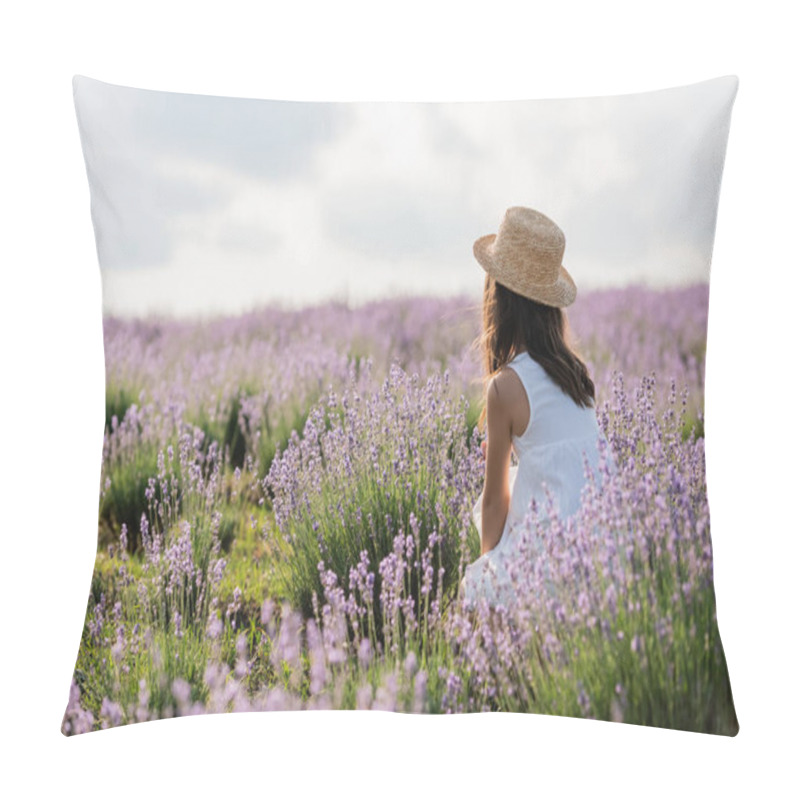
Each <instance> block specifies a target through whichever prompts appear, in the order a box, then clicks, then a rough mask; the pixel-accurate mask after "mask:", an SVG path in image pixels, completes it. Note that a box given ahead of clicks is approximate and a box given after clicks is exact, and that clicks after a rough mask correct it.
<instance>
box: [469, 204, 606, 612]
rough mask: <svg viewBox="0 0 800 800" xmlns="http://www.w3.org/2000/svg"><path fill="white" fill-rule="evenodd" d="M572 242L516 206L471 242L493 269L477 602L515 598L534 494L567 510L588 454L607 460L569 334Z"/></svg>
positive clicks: (576, 497) (588, 382) (472, 593)
mask: <svg viewBox="0 0 800 800" xmlns="http://www.w3.org/2000/svg"><path fill="white" fill-rule="evenodd" d="M564 246H565V238H564V234H563V232H562V231H561V229H560V228H559V227H558V225H556V224H555V223H554V222H553V221H552V220H551V219H549V218H548V217H546V216H545V215H544V214H541V213H539V212H538V211H534V210H533V209H530V208H524V207H521V206H514V207H512V208H509V209H508V210H507V211H506V213H505V216H504V218H503V220H502V222H501V224H500V228H499V230H498V233H497V234H496V235H495V234H489V235H488V236H483V237H481V238H480V239H478V240H477V241H476V242H475V244H474V247H473V252H474V254H475V258H476V259H477V260H478V262H479V263H480V265H481V266H482V267H483V268H484V270H485V271H486V279H485V285H484V295H483V331H482V335H481V337H480V340H479V342H480V345H481V350H482V355H483V360H484V369H485V373H486V375H485V384H486V405H485V406H484V408H483V410H482V412H481V416H480V419H479V421H478V424H479V426H485V430H486V440H485V442H484V444H483V447H484V450H483V452H484V457H485V463H486V467H485V469H486V473H485V479H484V488H483V492H482V494H481V496H480V498H479V499H478V502H477V503H476V505H475V508H474V510H473V516H474V519H475V524H476V527H477V529H478V531H479V533H480V539H481V556H480V558H478V560H477V561H475V562H473V563H472V564H470V565H469V566H468V567H467V569H466V574H465V575H464V577H463V579H462V581H461V591H462V596H463V597H465V598H466V600H467V601H468V603H469V604H470V605H471V606H473V607H474V606H475V604H476V602H477V601H478V599H479V598H481V597H485V598H486V599H487V600H488V602H489V605H490V606H496V605H499V604H502V605H504V606H506V607H507V608H508V607H509V606H510V605H512V604H513V602H514V587H513V581H512V579H511V577H510V576H509V572H508V570H507V564H508V559H509V556H510V554H511V553H512V549H513V545H514V544H515V542H517V540H518V538H519V533H520V525H519V523H520V522H521V521H522V520H523V519H524V517H525V515H526V513H527V512H528V511H529V508H530V506H531V501H532V500H536V504H537V506H536V507H537V511H538V512H539V513H541V514H544V513H545V512H546V507H545V503H546V494H545V486H547V487H548V488H549V491H550V493H551V494H552V495H554V497H555V501H556V504H557V511H558V514H559V515H560V516H563V517H566V516H569V515H570V514H571V513H573V512H574V511H575V510H577V508H578V506H579V504H580V495H581V489H582V487H583V485H584V482H585V480H586V479H585V477H584V457H586V458H587V459H588V462H589V464H590V465H591V466H592V468H593V469H594V468H595V467H596V466H597V462H598V460H599V452H598V438H599V437H600V430H599V426H598V424H597V418H596V416H595V389H594V383H593V382H592V379H591V378H590V377H589V373H588V371H587V369H586V365H585V364H584V363H583V361H581V359H580V358H579V357H578V355H577V354H576V353H575V351H574V350H573V349H572V348H571V346H570V345H569V344H568V343H567V339H568V332H567V320H566V313H565V312H564V311H563V310H562V309H563V308H564V307H565V306H568V305H569V304H570V303H572V302H573V300H574V299H575V297H576V294H577V289H576V287H575V283H574V281H573V280H572V277H571V276H570V274H569V273H568V272H567V271H566V269H564V266H563V265H562V263H561V260H562V257H563V254H564ZM512 451H513V452H514V454H515V456H516V459H517V464H516V465H515V466H511V465H510V457H511V452H512Z"/></svg>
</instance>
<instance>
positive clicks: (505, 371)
mask: <svg viewBox="0 0 800 800" xmlns="http://www.w3.org/2000/svg"><path fill="white" fill-rule="evenodd" d="M492 396H494V399H495V400H496V401H498V404H499V405H503V406H506V407H508V408H513V407H514V406H516V405H517V404H518V403H519V401H520V400H526V395H525V387H524V386H523V385H522V381H521V380H520V377H519V375H517V373H516V371H515V370H513V369H512V368H511V367H509V366H505V367H503V368H502V369H501V370H500V371H499V372H498V373H497V374H496V375H495V376H494V377H493V378H492V379H491V381H489V386H488V397H487V400H489V399H490V398H492Z"/></svg>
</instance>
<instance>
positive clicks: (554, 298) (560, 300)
mask: <svg viewBox="0 0 800 800" xmlns="http://www.w3.org/2000/svg"><path fill="white" fill-rule="evenodd" d="M496 238H497V234H496V233H489V234H487V235H486V236H481V237H480V239H477V240H476V241H475V244H474V245H473V247H472V252H473V253H474V255H475V258H476V260H477V261H478V263H479V264H480V265H481V266H482V267H483V269H484V270H485V271H486V272H487V273H488V274H489V275H491V277H493V278H494V279H495V280H496V281H497V282H498V283H501V284H502V285H503V286H505V287H506V288H508V289H511V291H513V292H516V293H517V294H521V295H522V296H523V297H527V298H529V299H530V300H535V301H536V302H538V303H544V305H547V306H556V307H558V308H564V307H565V306H568V305H570V304H571V303H573V302H574V301H575V298H576V297H577V296H578V287H577V286H576V285H575V281H574V280H573V279H572V275H570V274H569V272H567V270H566V268H565V267H564V265H563V264H561V265H560V267H559V270H558V279H557V280H556V282H555V283H549V284H541V283H538V284H537V283H530V282H527V281H525V280H524V277H523V276H519V275H513V274H511V273H508V274H507V273H506V272H504V270H503V267H502V264H500V263H498V262H496V261H495V260H494V258H493V256H494V253H493V247H492V245H493V244H494V240H495V239H496Z"/></svg>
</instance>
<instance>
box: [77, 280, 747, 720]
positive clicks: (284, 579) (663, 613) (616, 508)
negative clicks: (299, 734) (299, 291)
mask: <svg viewBox="0 0 800 800" xmlns="http://www.w3.org/2000/svg"><path fill="white" fill-rule="evenodd" d="M471 303H472V305H471ZM707 309H708V286H707V285H705V284H703V285H697V286H692V287H687V288H680V289H670V290H651V289H646V288H644V287H635V286H632V287H627V288H622V289H614V290H603V291H595V292H586V293H584V294H581V295H580V296H579V298H578V300H577V301H576V303H575V304H574V306H572V307H570V309H569V310H568V316H569V321H570V326H571V329H572V332H573V334H574V336H575V338H576V343H577V348H578V350H579V352H580V353H581V355H582V357H583V358H584V360H585V362H586V363H587V366H588V367H589V370H590V373H591V375H592V377H593V379H594V381H595V385H596V390H597V416H598V421H599V422H600V426H601V429H602V430H603V432H604V434H605V436H606V440H607V442H608V446H609V447H610V449H611V451H612V452H613V456H614V459H615V461H616V464H617V470H616V471H615V472H613V473H608V472H605V471H604V470H601V471H600V472H598V474H587V485H586V489H585V491H584V501H583V503H582V506H581V509H580V511H579V512H578V513H577V514H576V515H575V516H574V517H572V518H570V519H569V520H567V521H566V522H564V521H562V520H560V519H559V518H558V516H557V515H556V514H555V513H554V512H553V510H552V508H550V509H546V510H544V512H542V513H535V514H534V513H532V514H531V515H530V517H529V519H528V521H527V526H526V532H525V537H524V540H525V543H526V547H527V546H528V545H529V546H530V547H531V548H535V549H536V552H539V553H542V556H541V557H539V558H534V557H533V556H532V555H530V557H527V558H525V557H524V556H525V554H524V553H523V554H522V555H523V558H522V559H521V561H520V568H519V575H518V578H519V586H520V597H521V598H523V600H524V602H521V603H520V604H519V606H518V607H515V608H513V609H502V608H501V609H499V610H497V611H495V612H494V613H490V612H489V609H487V608H485V607H482V608H479V609H477V611H469V610H467V609H466V608H464V607H463V606H462V605H461V603H460V602H459V600H458V598H457V596H456V590H457V588H458V583H459V580H460V578H461V576H462V575H463V573H464V568H465V566H466V564H468V563H469V562H470V561H473V560H474V559H475V558H477V556H478V555H479V552H480V546H479V534H478V531H477V530H476V529H475V527H474V524H473V522H472V518H471V510H472V506H473V504H474V502H475V500H476V499H477V497H478V495H479V493H480V490H481V487H482V481H483V461H482V458H481V453H480V442H481V435H480V433H479V431H478V430H477V429H476V421H477V419H478V415H479V413H480V408H481V405H480V404H481V400H482V389H481V367H480V363H479V357H478V354H477V352H476V351H475V349H474V347H472V343H473V340H474V339H475V337H476V335H477V334H478V332H479V324H480V314H479V309H478V308H476V307H474V301H471V300H469V299H467V298H447V299H441V298H402V299H400V298H398V299H390V300H382V301H379V302H373V303H369V304H367V305H364V306H361V307H357V308H348V307H347V306H346V305H344V304H342V303H335V302H331V303H327V304H324V305H319V306H315V307H308V308H305V309H302V310H299V311H292V310H286V309H281V308H277V307H274V308H264V309H261V310H259V311H254V312H252V313H247V314H244V315H241V316H238V317H235V318H220V319H213V320H208V321H205V322H202V323H200V322H191V321H178V320H164V319H150V320H146V319H139V320H123V319H117V318H113V317H108V316H107V317H105V318H104V321H103V323H104V346H105V359H106V418H105V433H104V438H103V452H102V469H101V486H100V492H99V514H98V534H97V535H98V551H97V558H96V563H95V566H94V570H93V575H92V581H91V587H90V591H89V595H88V599H87V611H86V619H85V623H84V626H83V630H82V633H81V639H80V646H79V650H78V655H77V662H76V666H75V670H74V675H73V678H72V681H71V686H70V693H69V702H68V706H67V709H66V712H65V715H64V719H63V723H62V731H63V733H64V734H65V735H73V734H79V733H84V732H88V731H92V730H97V729H102V728H108V727H113V726H118V725H124V724H129V723H134V722H142V721H146V720H150V719H159V718H166V717H172V716H177V715H189V714H200V713H218V712H236V711H245V710H292V709H295V710H300V709H306V708H315V709H320V708H327V709H384V710H393V711H404V712H414V713H459V712H472V711H477V712H480V711H521V712H534V713H542V714H557V715H563V716H574V717H586V718H595V719H604V720H611V721H617V722H627V723H633V724H642V725H656V726H661V727H667V728H678V729H684V730H692V731H701V732H706V733H715V734H723V735H735V734H736V732H737V731H738V722H737V720H736V715H735V711H734V707H733V701H732V697H731V690H730V686H729V682H728V673H727V667H726V663H725V657H724V653H723V650H722V645H721V643H720V639H719V633H718V630H717V624H716V612H715V597H714V586H713V559H712V548H711V538H710V524H709V509H708V499H707V495H706V484H705V458H704V437H703V430H704V429H703V389H704V370H705V342H706V320H707ZM540 512H541V510H540ZM81 535H86V534H81ZM532 553H533V549H532V550H531V554H532ZM544 587H549V588H548V591H544V590H543V589H544Z"/></svg>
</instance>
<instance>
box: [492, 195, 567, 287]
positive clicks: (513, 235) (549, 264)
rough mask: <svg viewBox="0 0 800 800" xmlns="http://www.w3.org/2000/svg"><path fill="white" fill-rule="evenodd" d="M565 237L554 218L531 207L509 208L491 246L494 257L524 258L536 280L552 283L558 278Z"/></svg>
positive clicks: (503, 259)
mask: <svg viewBox="0 0 800 800" xmlns="http://www.w3.org/2000/svg"><path fill="white" fill-rule="evenodd" d="M565 246H566V238H565V236H564V232H563V231H562V230H561V228H559V227H558V225H556V223H555V222H553V220H551V219H550V218H549V217H547V216H545V215H544V214H542V213H541V212H540V211H536V210H534V209H532V208H525V207H524V206H512V207H511V208H509V209H508V210H507V211H506V213H505V215H504V216H503V220H502V222H501V223H500V227H499V228H498V231H497V236H496V238H495V241H494V243H493V246H492V250H493V252H494V255H495V257H496V258H497V259H498V260H499V261H501V262H503V261H510V262H511V263H514V262H516V263H519V262H520V261H522V262H524V264H525V267H526V271H527V272H528V273H529V275H530V277H531V279H532V280H534V281H535V282H536V283H543V284H547V283H553V282H554V281H556V280H557V278H558V273H559V269H560V267H561V261H562V259H563V257H564V248H565Z"/></svg>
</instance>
